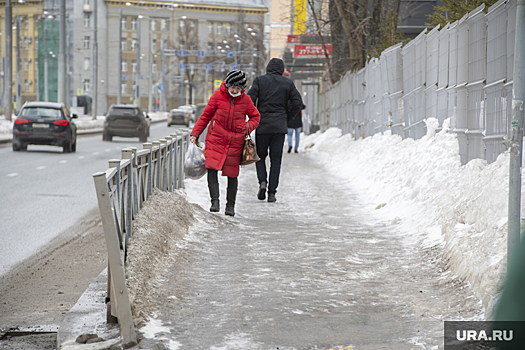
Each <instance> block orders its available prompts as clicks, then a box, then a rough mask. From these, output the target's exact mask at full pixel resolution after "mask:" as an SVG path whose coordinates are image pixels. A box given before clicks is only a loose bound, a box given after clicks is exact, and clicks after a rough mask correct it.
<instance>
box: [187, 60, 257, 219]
mask: <svg viewBox="0 0 525 350" xmlns="http://www.w3.org/2000/svg"><path fill="white" fill-rule="evenodd" d="M245 89H246V73H245V72H243V71H241V70H238V69H235V70H232V71H231V72H229V73H228V75H227V76H226V79H225V80H224V81H223V82H222V84H221V87H220V89H219V90H217V91H215V92H214V93H213V95H212V96H211V98H210V100H209V101H208V104H207V105H206V108H204V111H203V112H202V114H201V116H200V117H199V119H198V120H197V122H196V123H195V126H194V127H193V130H192V132H191V135H190V141H191V142H195V141H196V140H197V139H198V138H199V136H200V134H201V133H202V131H203V130H204V129H205V128H206V126H207V125H208V124H209V127H208V133H207V134H206V146H205V148H206V169H208V189H209V190H210V197H211V208H210V211H211V212H218V211H219V178H218V171H219V170H221V171H222V175H223V176H228V189H227V191H226V210H225V212H224V213H225V214H226V215H230V216H234V215H235V210H234V208H235V198H236V197H237V187H238V180H237V177H238V176H239V163H240V160H241V153H242V147H243V145H244V137H245V135H246V134H247V133H249V132H252V131H253V130H255V128H257V126H258V125H259V120H260V117H261V116H260V114H259V111H258V110H257V108H255V106H254V105H253V102H252V99H251V98H250V97H249V96H248V95H245V94H244V90H245ZM246 115H248V118H249V119H248V122H246ZM247 124H248V125H249V130H247V128H246V126H247Z"/></svg>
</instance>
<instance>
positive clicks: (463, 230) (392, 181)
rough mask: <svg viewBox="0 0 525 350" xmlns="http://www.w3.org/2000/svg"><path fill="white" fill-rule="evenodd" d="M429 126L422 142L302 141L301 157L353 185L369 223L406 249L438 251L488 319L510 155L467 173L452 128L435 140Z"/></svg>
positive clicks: (334, 134) (382, 137)
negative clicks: (387, 225) (372, 219)
mask: <svg viewBox="0 0 525 350" xmlns="http://www.w3.org/2000/svg"><path fill="white" fill-rule="evenodd" d="M426 123H427V129H428V132H427V135H426V136H424V137H423V138H422V139H420V140H413V139H402V138H401V137H400V136H398V135H392V134H390V133H385V134H376V135H374V136H372V137H367V138H365V139H359V140H354V139H353V138H352V137H351V135H349V134H347V135H341V130H340V129H337V128H330V129H328V130H327V131H326V132H324V133H321V132H317V133H316V134H313V135H308V136H303V138H302V139H301V144H302V147H301V148H302V149H301V151H306V152H307V153H308V154H309V155H310V156H313V157H316V158H317V159H318V160H319V162H321V163H322V164H324V165H325V166H326V167H327V168H328V169H330V172H331V174H333V176H338V177H342V178H344V179H345V180H346V181H348V182H350V183H351V184H352V186H353V187H355V188H356V190H357V191H358V193H359V194H360V196H361V199H362V202H363V203H364V204H367V205H368V206H369V207H370V215H381V216H383V217H386V218H389V219H390V220H392V222H395V223H397V225H399V226H400V228H401V229H402V230H403V232H405V233H406V244H410V243H411V242H412V243H416V244H422V245H424V246H426V247H435V248H436V249H439V250H441V253H442V256H443V258H444V260H445V261H448V263H449V268H450V271H451V272H452V273H453V274H455V275H456V276H457V277H459V278H460V279H461V280H466V281H468V282H469V283H470V285H471V287H472V289H473V291H474V293H475V294H476V295H477V296H478V297H479V298H480V299H481V300H482V302H483V306H484V307H485V308H486V309H487V311H488V314H489V315H490V310H491V308H492V307H493V304H494V302H495V301H496V298H495V297H496V295H497V288H498V285H499V284H500V283H501V279H502V276H503V274H504V273H505V270H506V251H507V249H506V247H507V240H506V237H507V207H508V182H509V180H508V178H509V154H508V152H506V153H504V154H502V155H500V156H499V157H498V159H497V160H496V162H494V163H492V164H487V162H486V161H485V160H482V159H475V160H472V161H470V162H469V163H467V164H466V165H463V166H462V165H461V162H460V157H459V151H458V150H459V146H458V141H457V138H456V135H455V134H454V133H450V132H449V125H450V123H449V120H448V119H447V120H446V121H445V122H444V125H443V129H442V130H441V131H440V132H437V133H436V129H437V126H438V123H437V120H436V119H434V118H430V119H429V120H427V122H426ZM327 180H329V179H327ZM522 197H523V195H522Z"/></svg>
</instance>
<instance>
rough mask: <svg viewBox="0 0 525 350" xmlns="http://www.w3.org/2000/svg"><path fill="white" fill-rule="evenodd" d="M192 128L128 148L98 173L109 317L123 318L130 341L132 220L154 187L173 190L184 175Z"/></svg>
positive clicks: (129, 341) (125, 338) (123, 328)
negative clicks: (127, 263) (128, 256)
mask: <svg viewBox="0 0 525 350" xmlns="http://www.w3.org/2000/svg"><path fill="white" fill-rule="evenodd" d="M189 134H190V133H189V131H188V129H181V130H178V131H177V133H176V134H171V135H170V136H167V137H166V138H164V139H161V140H159V141H154V142H151V143H144V145H143V148H144V149H142V150H137V149H136V148H134V147H130V148H125V149H123V150H122V159H120V160H119V159H116V160H110V161H109V168H108V169H107V170H106V171H105V172H99V173H95V174H93V179H94V181H95V190H96V192H97V198H98V206H99V209H100V216H101V219H102V226H103V228H104V235H105V238H106V246H107V250H108V291H107V296H106V303H107V308H108V313H107V314H108V322H114V321H117V322H118V323H119V326H120V335H121V337H122V341H123V344H124V345H126V346H127V345H132V344H136V343H137V338H136V334H135V329H134V325H133V319H132V314H131V307H130V302H129V296H128V290H127V284H126V272H125V260H126V252H127V248H128V242H129V239H130V237H131V236H132V235H133V231H132V221H133V219H134V218H135V215H137V213H139V211H140V208H141V207H142V204H143V203H144V201H145V200H146V199H148V197H149V196H151V195H152V191H153V188H154V187H156V188H158V189H161V190H163V191H173V189H177V188H181V187H182V185H183V180H184V155H185V153H186V150H187V148H188V142H189Z"/></svg>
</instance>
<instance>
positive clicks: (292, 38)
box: [287, 34, 301, 43]
mask: <svg viewBox="0 0 525 350" xmlns="http://www.w3.org/2000/svg"><path fill="white" fill-rule="evenodd" d="M287 42H289V43H300V42H301V36H300V35H292V34H289V35H288V40H287Z"/></svg>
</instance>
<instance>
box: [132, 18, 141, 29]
mask: <svg viewBox="0 0 525 350" xmlns="http://www.w3.org/2000/svg"><path fill="white" fill-rule="evenodd" d="M138 21H139V19H138V18H137V17H133V18H132V19H131V29H132V30H137V28H138V25H137V23H138Z"/></svg>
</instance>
